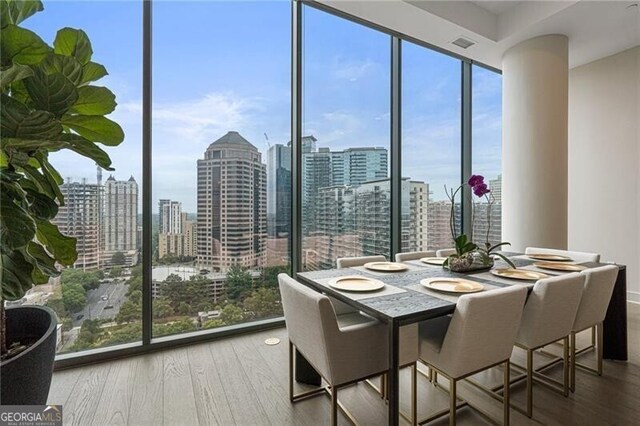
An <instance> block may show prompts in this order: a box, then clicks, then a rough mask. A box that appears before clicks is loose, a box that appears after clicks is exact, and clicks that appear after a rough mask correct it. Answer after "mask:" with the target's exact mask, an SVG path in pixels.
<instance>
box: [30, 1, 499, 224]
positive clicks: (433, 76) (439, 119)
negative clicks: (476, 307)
mask: <svg viewBox="0 0 640 426" xmlns="http://www.w3.org/2000/svg"><path fill="white" fill-rule="evenodd" d="M44 5H45V10H44V12H41V13H39V14H37V15H36V16H34V17H32V18H30V19H29V20H27V21H26V22H25V23H24V25H25V26H27V27H28V28H30V29H33V30H35V31H36V32H37V33H38V34H40V35H41V36H42V37H43V38H44V39H45V40H46V41H47V42H50V43H51V42H52V41H53V39H54V37H55V32H56V31H57V30H58V29H59V28H62V27H65V26H69V27H74V28H82V29H83V30H85V31H86V32H87V34H88V35H89V37H90V39H91V41H92V44H93V50H94V58H93V59H94V60H95V61H97V62H100V63H102V64H104V65H105V66H106V67H107V69H108V71H109V73H110V75H109V76H108V77H106V78H104V79H103V80H101V81H100V82H99V84H100V85H105V86H107V87H109V88H110V89H112V90H113V91H114V93H115V94H116V96H117V101H118V104H119V105H118V108H117V109H116V111H115V112H114V113H113V114H112V116H111V118H112V119H114V120H116V121H117V122H118V123H120V124H121V125H122V127H123V128H124V130H125V134H126V139H125V142H124V143H123V144H122V145H121V146H119V147H117V148H114V149H108V151H109V153H110V155H111V157H112V159H113V165H114V167H115V168H116V171H115V172H114V175H115V176H116V178H118V179H128V178H129V176H130V175H133V176H134V177H135V178H136V180H138V182H139V183H141V174H142V155H141V147H142V144H141V139H142V135H141V98H142V79H141V75H142V65H141V57H142V40H141V36H142V26H141V23H142V7H141V3H140V2H137V1H135V2H134V1H109V2H94V1H85V2H69V1H45V2H44ZM290 16H291V13H290V4H289V2H288V1H286V0H283V1H259V2H245V1H233V2H232V1H198V2H176V1H156V3H155V5H154V17H153V25H154V33H153V43H154V52H153V55H154V56H153V109H154V120H153V142H154V146H153V167H154V171H153V198H154V204H155V203H156V202H157V199H158V198H171V199H175V200H178V201H181V202H182V203H183V206H184V209H185V210H187V211H195V202H196V160H197V159H198V158H201V157H202V155H203V152H204V151H205V149H206V148H207V146H208V145H209V144H210V143H211V142H213V141H214V140H216V139H217V138H219V137H220V136H222V135H223V134H225V133H226V132H227V131H229V130H237V131H239V132H240V133H241V134H242V135H244V136H245V137H246V138H247V139H248V140H249V141H251V142H252V143H253V144H254V145H256V147H258V149H260V151H262V152H263V153H265V152H266V148H267V145H266V142H265V138H264V135H263V134H264V133H267V135H268V137H269V140H270V142H271V143H272V144H275V143H286V142H287V141H288V140H289V139H290V137H289V132H290V130H289V127H290V124H289V120H290V117H289V114H290V81H289V79H290V42H291V41H290ZM304 19H305V21H304V28H305V57H304V65H305V67H304V69H305V79H304V93H305V100H304V108H303V112H304V126H303V127H304V131H305V133H312V134H314V135H315V136H316V138H317V139H318V146H328V147H330V148H332V149H343V148H347V147H355V146H383V147H386V148H389V45H390V40H389V36H387V35H385V34H381V33H379V32H376V31H374V30H371V29H369V28H365V27H362V26H359V25H356V24H353V23H351V22H348V21H345V20H343V19H340V18H337V17H334V16H331V15H327V14H326V13H323V12H320V11H317V10H314V9H309V8H307V9H306V10H305V16H304ZM403 64H404V68H403V78H404V80H403V83H404V88H403V136H404V140H403V143H404V145H403V149H404V155H403V164H404V165H403V175H404V176H408V177H411V178H412V179H417V180H423V181H426V182H428V183H430V184H431V187H432V190H433V191H434V196H435V197H436V198H441V197H442V190H441V187H442V185H443V184H444V183H447V184H449V185H451V184H453V183H454V182H455V179H457V177H458V175H459V159H460V149H459V141H460V112H459V111H460V74H459V69H460V62H459V61H457V60H454V59H452V58H450V57H448V56H445V55H441V54H438V53H435V52H432V51H429V50H427V49H424V48H422V47H419V46H415V45H411V44H408V43H405V44H404V56H403ZM477 70H478V71H477V72H475V73H474V80H473V82H474V85H473V89H474V104H473V107H474V117H473V123H474V129H473V135H474V154H475V157H474V171H475V172H477V173H483V174H486V175H487V176H495V175H496V174H497V173H498V172H499V169H500V120H501V116H500V114H501V107H500V105H501V100H500V97H501V88H500V85H501V80H500V77H499V76H498V75H497V74H494V73H491V72H489V71H486V70H483V69H479V68H477ZM263 160H266V157H265V156H263ZM53 161H54V164H55V165H56V166H57V167H58V169H59V170H60V171H61V173H62V174H63V176H69V177H72V178H74V179H80V178H83V177H86V178H89V179H94V176H95V166H94V165H93V164H92V163H91V162H90V161H88V160H84V159H78V158H77V157H76V156H74V155H71V154H57V155H55V156H53Z"/></svg>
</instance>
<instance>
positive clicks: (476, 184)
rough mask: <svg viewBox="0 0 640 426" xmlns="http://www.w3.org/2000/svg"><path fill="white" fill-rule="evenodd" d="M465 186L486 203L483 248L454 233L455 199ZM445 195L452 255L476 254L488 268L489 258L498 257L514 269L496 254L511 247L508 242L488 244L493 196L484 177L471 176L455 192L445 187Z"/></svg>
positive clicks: (446, 262) (464, 235) (446, 263)
mask: <svg viewBox="0 0 640 426" xmlns="http://www.w3.org/2000/svg"><path fill="white" fill-rule="evenodd" d="M465 185H468V186H469V187H470V188H471V190H472V192H473V194H474V195H475V196H476V197H478V198H484V199H486V201H487V233H486V239H485V242H484V244H483V247H481V246H479V245H478V244H476V243H474V242H473V241H471V240H470V239H469V237H468V236H467V235H466V234H463V233H460V235H457V232H456V223H455V219H454V211H455V199H456V196H457V195H458V192H460V191H461V190H462V189H463V188H464V187H465ZM445 193H446V194H447V198H449V201H451V214H450V216H449V228H450V229H451V238H453V242H454V245H455V249H456V254H455V255H454V256H455V257H456V258H463V257H465V256H469V255H470V254H472V253H474V252H478V253H480V254H481V255H482V259H483V262H484V263H485V264H486V265H487V266H489V265H490V264H491V256H492V255H493V256H498V257H500V258H501V259H502V260H504V261H505V262H507V263H508V264H509V266H511V267H512V268H515V265H514V264H513V262H511V260H509V258H507V257H506V256H504V255H503V254H502V253H498V252H497V250H498V249H499V248H500V247H502V246H505V245H511V243H509V242H501V243H498V244H494V245H491V243H490V242H489V233H490V231H491V207H492V205H493V203H494V201H495V200H494V198H493V195H492V194H491V189H489V186H488V185H487V184H486V183H485V181H484V176H481V175H471V177H470V178H469V180H468V181H467V182H466V183H464V184H462V185H460V186H459V187H458V188H457V189H456V190H455V191H454V190H453V189H451V190H447V187H446V185H445ZM448 264H449V259H447V260H446V261H445V263H444V266H448Z"/></svg>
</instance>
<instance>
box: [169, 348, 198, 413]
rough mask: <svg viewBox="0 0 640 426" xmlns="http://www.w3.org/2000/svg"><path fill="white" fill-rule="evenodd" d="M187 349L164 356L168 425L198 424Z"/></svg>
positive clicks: (175, 350) (170, 351) (173, 351)
mask: <svg viewBox="0 0 640 426" xmlns="http://www.w3.org/2000/svg"><path fill="white" fill-rule="evenodd" d="M187 350H189V349H188V348H187V349H173V350H169V351H165V352H163V354H164V392H163V395H164V397H163V405H164V406H163V410H162V412H163V417H164V423H165V424H167V425H179V424H186V425H193V424H197V423H198V414H197V412H196V399H195V396H194V394H193V384H192V382H191V372H190V371H189V361H188V358H187Z"/></svg>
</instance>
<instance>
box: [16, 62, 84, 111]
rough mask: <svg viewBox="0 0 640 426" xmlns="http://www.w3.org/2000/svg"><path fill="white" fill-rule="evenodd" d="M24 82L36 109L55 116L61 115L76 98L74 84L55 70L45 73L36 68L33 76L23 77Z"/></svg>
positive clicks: (76, 90)
mask: <svg viewBox="0 0 640 426" xmlns="http://www.w3.org/2000/svg"><path fill="white" fill-rule="evenodd" d="M24 84H25V87H26V89H27V92H29V95H30V96H31V99H32V100H33V103H34V105H35V107H36V109H39V110H44V111H49V112H51V113H53V114H55V116H56V117H61V116H62V115H63V114H64V113H65V112H67V110H69V108H71V106H72V105H73V104H75V103H76V101H77V100H78V89H76V86H74V84H73V83H72V82H71V81H69V79H68V78H67V77H65V76H64V75H63V74H62V73H60V72H57V71H56V72H53V73H50V74H47V72H46V71H45V70H43V69H42V68H36V69H35V70H34V75H33V77H29V78H27V79H25V80H24Z"/></svg>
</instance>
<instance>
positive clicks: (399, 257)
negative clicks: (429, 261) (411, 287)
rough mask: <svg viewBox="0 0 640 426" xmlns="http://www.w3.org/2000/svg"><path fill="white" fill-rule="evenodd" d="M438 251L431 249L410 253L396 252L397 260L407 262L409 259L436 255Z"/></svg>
mask: <svg viewBox="0 0 640 426" xmlns="http://www.w3.org/2000/svg"><path fill="white" fill-rule="evenodd" d="M435 255H436V252H435V251H433V250H429V251H410V252H408V253H396V262H407V261H409V260H420V259H422V258H423V257H434V256H435Z"/></svg>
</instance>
